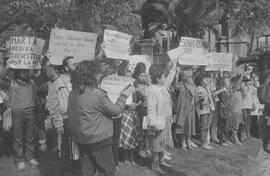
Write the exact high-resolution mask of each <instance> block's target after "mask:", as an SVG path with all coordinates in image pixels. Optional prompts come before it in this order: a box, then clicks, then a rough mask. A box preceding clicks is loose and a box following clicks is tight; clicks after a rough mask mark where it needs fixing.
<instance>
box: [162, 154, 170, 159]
mask: <svg viewBox="0 0 270 176" xmlns="http://www.w3.org/2000/svg"><path fill="white" fill-rule="evenodd" d="M162 159H164V160H172V157H170V156H169V155H164V156H163V157H162Z"/></svg>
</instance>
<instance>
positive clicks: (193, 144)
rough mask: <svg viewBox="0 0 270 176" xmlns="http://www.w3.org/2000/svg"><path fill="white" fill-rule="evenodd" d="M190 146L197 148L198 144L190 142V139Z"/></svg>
mask: <svg viewBox="0 0 270 176" xmlns="http://www.w3.org/2000/svg"><path fill="white" fill-rule="evenodd" d="M190 146H191V147H193V148H197V147H198V145H196V144H195V143H194V142H192V140H191V141H190Z"/></svg>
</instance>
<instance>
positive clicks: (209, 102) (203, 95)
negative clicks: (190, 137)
mask: <svg viewBox="0 0 270 176" xmlns="http://www.w3.org/2000/svg"><path fill="white" fill-rule="evenodd" d="M207 83H208V81H207V79H206V77H205V76H204V75H201V76H198V77H196V78H195V84H196V86H197V87H196V89H195V91H196V96H197V100H198V101H197V107H196V108H198V112H199V114H200V130H201V144H202V148H204V149H206V150H211V149H213V147H212V146H210V144H209V143H208V142H207V134H208V130H209V128H210V125H211V120H212V118H211V111H212V110H213V108H214V107H213V106H214V104H213V99H212V94H211V92H210V91H209V90H207V87H206V86H207Z"/></svg>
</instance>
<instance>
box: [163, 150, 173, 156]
mask: <svg viewBox="0 0 270 176" xmlns="http://www.w3.org/2000/svg"><path fill="white" fill-rule="evenodd" d="M164 155H168V156H172V154H171V153H170V152H167V151H165V152H164Z"/></svg>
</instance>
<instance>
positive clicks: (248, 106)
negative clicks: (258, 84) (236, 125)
mask: <svg viewBox="0 0 270 176" xmlns="http://www.w3.org/2000/svg"><path fill="white" fill-rule="evenodd" d="M241 87H242V90H243V100H242V113H243V124H241V125H240V141H241V142H245V141H247V136H250V120H251V119H250V115H251V111H252V109H253V108H254V102H253V95H252V92H253V86H252V82H251V79H250V78H247V77H244V80H243V82H242V85H241Z"/></svg>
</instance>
